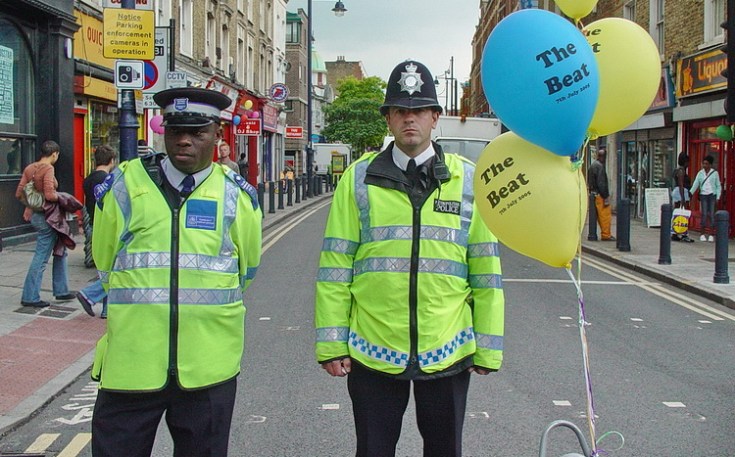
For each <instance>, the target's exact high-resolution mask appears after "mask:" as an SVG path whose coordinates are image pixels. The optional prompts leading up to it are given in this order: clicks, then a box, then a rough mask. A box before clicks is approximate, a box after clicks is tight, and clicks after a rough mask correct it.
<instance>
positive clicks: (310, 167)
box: [306, 0, 347, 197]
mask: <svg viewBox="0 0 735 457" xmlns="http://www.w3.org/2000/svg"><path fill="white" fill-rule="evenodd" d="M312 3H313V0H309V1H308V4H307V16H309V23H308V25H307V28H306V30H307V40H308V46H307V48H306V89H307V92H308V94H307V97H306V100H307V106H306V135H307V136H306V181H307V191H306V196H307V197H313V196H314V164H313V162H314V148H313V147H312V144H311V135H312V127H311V125H312V116H313V115H312V112H311V108H312V103H313V96H314V88H313V86H312V84H313V82H312V75H311V53H312V45H311V41H312V40H311V36H312V27H311V23H312V14H311V9H312V8H311V5H312ZM332 11H333V12H334V15H335V16H337V17H342V16H344V15H345V12H346V11H347V8H345V5H344V3H342V2H341V1H337V2H336V3H335V4H334V8H332Z"/></svg>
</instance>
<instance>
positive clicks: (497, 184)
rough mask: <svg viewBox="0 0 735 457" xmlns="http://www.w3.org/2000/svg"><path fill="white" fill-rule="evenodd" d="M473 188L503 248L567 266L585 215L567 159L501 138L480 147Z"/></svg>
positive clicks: (580, 187) (582, 188) (578, 181)
mask: <svg viewBox="0 0 735 457" xmlns="http://www.w3.org/2000/svg"><path fill="white" fill-rule="evenodd" d="M473 184H474V191H475V202H476V203H477V207H478V209H479V211H480V215H481V216H482V220H483V221H484V222H485V225H487V227H488V228H489V229H490V231H491V232H493V234H495V236H496V237H498V239H499V240H500V241H501V242H502V243H503V244H505V245H506V246H508V247H509V248H511V249H513V250H514V251H517V252H519V253H521V254H523V255H526V256H528V257H531V258H534V259H536V260H540V261H541V262H544V263H546V264H548V265H551V266H552V267H567V266H569V264H570V263H571V261H572V260H573V259H574V256H575V255H576V253H577V247H578V246H579V242H580V235H581V233H582V228H583V227H584V219H585V215H586V214H587V185H586V183H585V181H584V177H583V176H582V173H581V172H580V171H579V170H574V169H573V167H572V162H571V161H570V159H569V157H567V156H560V155H556V154H554V153H552V152H549V151H547V150H546V149H543V148H541V147H539V146H536V145H535V144H533V143H529V142H528V141H526V140H524V139H522V138H521V137H519V136H518V135H516V134H515V133H513V132H506V133H504V134H502V135H500V136H499V137H497V138H495V139H494V140H493V141H492V142H491V143H490V144H489V145H487V147H485V150H484V151H483V152H482V155H481V156H480V159H479V160H478V161H477V167H476V168H475V177H474V183H473Z"/></svg>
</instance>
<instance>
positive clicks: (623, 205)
mask: <svg viewBox="0 0 735 457" xmlns="http://www.w3.org/2000/svg"><path fill="white" fill-rule="evenodd" d="M617 216H618V222H617V241H616V242H615V243H616V245H617V246H616V247H617V248H618V251H622V252H630V199H629V198H623V199H621V200H620V202H619V203H618V215H617Z"/></svg>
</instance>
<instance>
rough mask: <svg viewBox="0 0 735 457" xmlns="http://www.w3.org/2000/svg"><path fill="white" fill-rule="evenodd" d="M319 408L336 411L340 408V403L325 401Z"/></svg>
mask: <svg viewBox="0 0 735 457" xmlns="http://www.w3.org/2000/svg"><path fill="white" fill-rule="evenodd" d="M319 409H321V410H322V411H335V410H338V409H339V403H325V404H323V405H322V406H320V407H319Z"/></svg>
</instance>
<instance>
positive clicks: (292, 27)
mask: <svg viewBox="0 0 735 457" xmlns="http://www.w3.org/2000/svg"><path fill="white" fill-rule="evenodd" d="M300 42H301V22H288V23H287V24H286V43H300Z"/></svg>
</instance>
